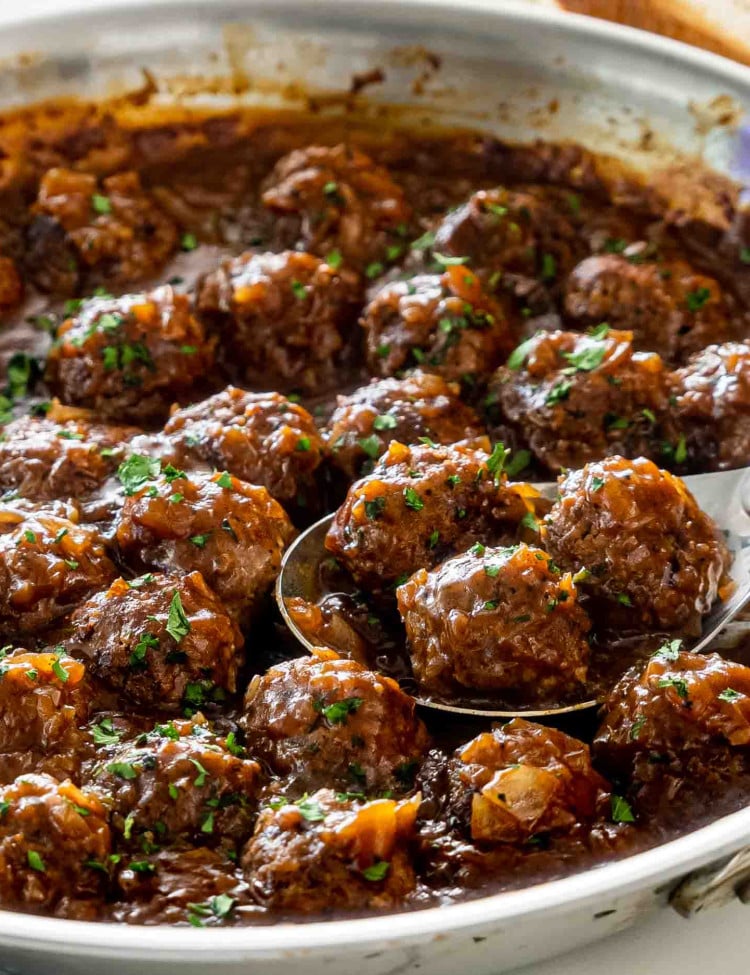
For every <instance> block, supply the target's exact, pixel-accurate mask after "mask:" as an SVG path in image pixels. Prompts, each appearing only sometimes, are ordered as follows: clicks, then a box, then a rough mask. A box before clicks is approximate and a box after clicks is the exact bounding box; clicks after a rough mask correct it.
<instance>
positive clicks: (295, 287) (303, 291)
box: [291, 278, 307, 301]
mask: <svg viewBox="0 0 750 975" xmlns="http://www.w3.org/2000/svg"><path fill="white" fill-rule="evenodd" d="M291 288H292V294H293V295H294V297H295V298H296V299H297V301H304V300H305V298H307V288H306V287H305V286H304V284H302V282H301V281H297V279H296V278H295V279H294V281H292V284H291Z"/></svg>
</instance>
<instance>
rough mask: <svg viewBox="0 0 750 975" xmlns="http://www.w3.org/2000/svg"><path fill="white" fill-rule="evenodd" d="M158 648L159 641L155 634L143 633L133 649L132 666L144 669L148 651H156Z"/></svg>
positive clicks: (131, 655)
mask: <svg viewBox="0 0 750 975" xmlns="http://www.w3.org/2000/svg"><path fill="white" fill-rule="evenodd" d="M158 646H159V641H158V639H157V638H156V637H155V636H154V634H153V633H141V635H140V636H139V637H138V642H137V643H136V645H135V646H134V647H133V652H132V653H131V654H130V666H131V667H142V666H143V665H144V663H145V662H146V654H147V653H148V651H149V650H156V649H157V648H158Z"/></svg>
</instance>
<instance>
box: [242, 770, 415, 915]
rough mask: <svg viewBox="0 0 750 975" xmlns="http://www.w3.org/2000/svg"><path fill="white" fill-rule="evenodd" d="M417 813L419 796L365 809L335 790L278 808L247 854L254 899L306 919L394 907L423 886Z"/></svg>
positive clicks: (264, 816) (260, 825)
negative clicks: (416, 852) (415, 853)
mask: <svg viewBox="0 0 750 975" xmlns="http://www.w3.org/2000/svg"><path fill="white" fill-rule="evenodd" d="M418 808H419V797H415V798H412V799H402V800H401V801H400V802H396V801H395V800H393V799H375V800H373V801H372V802H365V803H359V802H356V801H353V800H352V799H349V798H347V797H345V796H342V795H337V794H336V793H334V792H332V791H331V790H330V789H321V790H320V791H319V792H315V793H314V794H313V795H311V796H309V797H308V798H305V799H301V800H298V801H297V802H290V803H284V801H283V800H278V801H277V802H274V804H273V806H271V807H269V808H267V809H264V810H263V811H262V812H261V814H260V816H259V817H258V822H257V824H256V827H255V833H254V835H253V837H252V839H251V840H250V841H249V842H248V844H247V845H246V847H245V849H244V851H243V854H242V861H241V863H242V868H243V870H244V872H245V875H246V877H247V879H248V882H249V884H250V888H251V891H252V893H253V896H254V897H255V899H256V900H257V901H258V902H259V903H260V904H262V905H263V906H264V907H267V908H270V909H272V910H276V911H295V912H302V913H305V914H314V913H320V912H328V911H331V910H336V909H338V910H342V909H348V910H362V909H365V908H371V909H372V908H380V909H384V908H389V907H391V908H392V907H395V906H396V905H398V904H400V903H401V902H402V901H403V900H404V898H406V897H407V896H408V895H409V894H410V893H411V892H412V891H413V890H414V888H415V887H416V876H415V873H414V867H413V864H412V856H411V851H410V846H411V845H412V843H413V841H414V839H415V833H416V831H415V820H416V816H417V810H418Z"/></svg>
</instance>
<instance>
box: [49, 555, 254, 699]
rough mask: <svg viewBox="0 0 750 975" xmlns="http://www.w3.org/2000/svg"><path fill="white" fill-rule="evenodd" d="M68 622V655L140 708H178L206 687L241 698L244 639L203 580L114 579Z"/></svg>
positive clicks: (196, 574) (180, 577)
mask: <svg viewBox="0 0 750 975" xmlns="http://www.w3.org/2000/svg"><path fill="white" fill-rule="evenodd" d="M71 622H72V627H73V630H72V634H71V637H70V639H69V640H68V644H67V645H68V648H69V649H70V650H71V651H73V652H75V653H76V654H77V655H79V656H81V657H82V658H83V659H84V660H85V661H86V662H87V664H88V667H89V669H90V671H91V672H92V673H93V674H96V676H97V677H100V678H101V679H102V680H103V681H104V682H105V683H106V684H108V685H109V686H110V687H113V688H114V689H115V690H117V691H119V692H121V693H122V694H123V695H124V697H125V699H126V700H127V701H129V702H132V703H133V704H136V705H138V706H140V707H144V708H149V707H152V708H153V707H157V708H159V709H165V710H172V709H175V708H178V707H179V706H180V704H181V703H182V702H183V701H184V699H185V697H186V695H187V696H188V698H189V697H190V694H191V693H192V692H193V689H194V688H195V687H196V686H198V687H202V686H203V685H204V684H206V685H210V686H211V688H220V689H221V690H222V691H226V692H229V693H233V692H234V691H235V690H236V684H237V670H238V667H239V665H240V663H241V661H242V651H241V648H242V635H241V633H240V631H239V629H238V628H237V626H236V624H235V623H234V622H233V620H232V618H231V617H230V616H229V615H228V613H227V612H226V610H225V609H224V607H223V606H222V604H221V603H220V602H219V600H218V599H217V597H216V596H215V595H214V593H213V592H212V591H211V590H210V589H209V588H208V586H207V585H206V583H205V581H204V579H203V576H202V575H201V574H200V572H190V573H189V574H187V575H174V576H164V575H158V574H157V575H146V576H142V577H141V578H139V579H134V580H132V581H130V582H129V581H127V580H125V579H116V580H115V581H114V582H113V583H112V585H111V586H110V587H109V589H108V590H107V591H106V592H98V593H96V594H95V595H94V596H92V597H91V599H89V600H88V601H87V602H85V603H83V605H82V606H80V607H79V608H78V610H77V611H76V612H75V613H74V614H73V618H72V621H71Z"/></svg>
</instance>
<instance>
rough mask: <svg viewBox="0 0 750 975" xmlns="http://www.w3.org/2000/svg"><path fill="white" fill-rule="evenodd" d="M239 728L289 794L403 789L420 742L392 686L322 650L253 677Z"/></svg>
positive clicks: (410, 702)
mask: <svg viewBox="0 0 750 975" xmlns="http://www.w3.org/2000/svg"><path fill="white" fill-rule="evenodd" d="M242 724H243V726H244V728H245V731H246V733H247V736H248V742H249V744H250V747H251V748H252V750H253V753H254V754H257V755H261V756H262V757H263V758H264V759H265V760H266V761H267V762H268V763H269V765H270V767H271V768H272V769H273V771H274V772H275V773H276V774H277V775H281V776H284V777H285V778H286V783H285V787H286V788H287V791H289V792H290V794H295V795H299V794H300V793H301V792H303V791H309V790H311V789H315V788H319V787H320V786H322V785H334V784H335V785H341V786H342V787H344V788H346V787H347V786H348V787H349V788H355V789H356V788H359V789H361V788H366V789H368V790H375V789H384V788H393V787H395V786H398V785H399V783H400V785H401V787H402V788H403V785H404V784H408V783H409V781H410V775H411V774H413V771H414V767H415V766H416V764H417V762H418V760H419V758H420V756H421V755H422V754H423V752H424V751H425V750H426V748H427V744H428V739H427V732H426V730H425V727H424V725H423V724H422V722H421V721H420V720H419V718H417V716H416V712H415V702H414V699H413V698H411V697H409V696H408V695H407V694H405V693H404V692H403V691H402V690H401V688H400V687H399V686H398V684H397V683H396V682H395V681H394V680H391V679H390V678H389V677H383V676H381V675H380V674H375V673H373V672H372V671H369V670H365V668H364V667H363V666H362V665H361V664H358V663H356V662H355V661H353V660H344V659H342V658H341V657H338V656H337V655H336V654H335V653H334V652H333V651H332V650H324V649H318V650H316V651H315V652H314V655H313V656H312V657H301V658H299V659H297V660H289V661H285V662H284V663H281V664H278V665H276V666H274V667H271V668H269V669H268V670H267V671H266V673H265V674H263V675H261V676H258V677H255V678H253V681H252V682H251V684H250V686H249V687H248V690H247V696H246V698H245V715H244V717H243V719H242Z"/></svg>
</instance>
